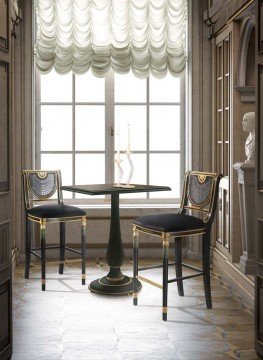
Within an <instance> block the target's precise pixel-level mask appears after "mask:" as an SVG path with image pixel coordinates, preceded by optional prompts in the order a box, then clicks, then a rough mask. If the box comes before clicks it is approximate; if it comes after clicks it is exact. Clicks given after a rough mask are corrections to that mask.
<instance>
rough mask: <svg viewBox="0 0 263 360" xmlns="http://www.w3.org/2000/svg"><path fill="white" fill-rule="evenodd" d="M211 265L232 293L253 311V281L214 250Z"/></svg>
mask: <svg viewBox="0 0 263 360" xmlns="http://www.w3.org/2000/svg"><path fill="white" fill-rule="evenodd" d="M212 264H213V266H214V267H215V270H216V271H217V272H219V275H220V276H222V280H223V281H224V282H226V283H227V284H228V285H229V286H230V289H231V290H232V291H233V293H235V294H236V295H238V296H240V297H241V299H242V301H243V302H244V303H245V304H246V305H247V306H248V307H250V308H252V309H254V302H255V283H254V282H253V280H252V279H250V278H249V277H248V276H246V275H244V274H243V273H242V272H241V271H240V269H239V268H238V267H236V266H235V265H233V264H232V263H231V262H230V261H229V260H228V259H227V257H226V256H225V255H224V254H222V253H221V252H220V251H219V250H218V249H216V248H213V249H212Z"/></svg>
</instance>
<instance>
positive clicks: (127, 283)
mask: <svg viewBox="0 0 263 360" xmlns="http://www.w3.org/2000/svg"><path fill="white" fill-rule="evenodd" d="M131 282H132V278H129V281H128V282H126V283H124V284H117V285H115V284H114V285H113V284H105V283H103V282H101V279H99V284H101V285H103V286H125V285H129V284H130V283H131Z"/></svg>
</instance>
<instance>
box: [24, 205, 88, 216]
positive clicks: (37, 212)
mask: <svg viewBox="0 0 263 360" xmlns="http://www.w3.org/2000/svg"><path fill="white" fill-rule="evenodd" d="M28 214H29V215H32V216H35V217H37V218H40V219H52V218H62V217H75V216H85V215H86V212H85V211H84V210H81V209H79V208H78V207H76V206H70V205H59V204H51V205H40V206H36V207H34V208H32V209H30V210H28Z"/></svg>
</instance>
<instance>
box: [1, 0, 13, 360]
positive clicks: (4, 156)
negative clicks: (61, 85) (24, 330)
mask: <svg viewBox="0 0 263 360" xmlns="http://www.w3.org/2000/svg"><path fill="white" fill-rule="evenodd" d="M10 74H11V50H10V2H9V1H8V0H0V359H1V360H5V359H9V358H10V357H11V355H12V283H11V282H12V266H11V239H10V229H11V227H10V222H11V209H10V206H11V194H10V169H11V154H10V121H11V89H10V84H11V82H10Z"/></svg>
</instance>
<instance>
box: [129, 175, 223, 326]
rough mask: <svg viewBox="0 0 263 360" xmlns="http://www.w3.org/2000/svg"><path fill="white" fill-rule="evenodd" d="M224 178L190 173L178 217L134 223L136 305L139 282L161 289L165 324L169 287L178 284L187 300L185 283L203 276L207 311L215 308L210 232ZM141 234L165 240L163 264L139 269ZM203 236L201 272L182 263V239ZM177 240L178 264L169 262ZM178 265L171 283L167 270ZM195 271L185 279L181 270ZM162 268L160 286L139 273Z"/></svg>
mask: <svg viewBox="0 0 263 360" xmlns="http://www.w3.org/2000/svg"><path fill="white" fill-rule="evenodd" d="M221 177H222V175H221V174H214V173H204V172H197V171H188V172H187V173H186V175H185V180H184V187H183V195H182V199H181V205H180V209H179V211H178V213H177V214H157V215H148V216H141V217H139V218H137V219H135V221H134V223H133V291H134V292H133V304H134V305H137V301H138V285H137V284H138V282H137V279H138V280H141V281H145V282H147V283H149V284H151V285H154V286H157V287H158V288H161V289H162V291H163V309H162V317H163V320H164V321H166V320H167V310H168V308H167V293H168V284H169V283H172V282H175V281H176V282H177V288H178V293H179V295H180V296H184V289H183V280H186V279H191V278H193V277H196V276H203V281H204V289H205V298H206V305H207V308H208V309H210V308H211V307H212V299H211V287H210V231H211V226H212V223H213V220H214V217H215V213H216V203H217V198H218V188H219V182H220V179H221ZM187 210H193V211H199V212H201V213H202V214H204V216H203V217H204V219H203V220H202V219H201V218H199V217H195V216H192V215H187V214H186V211H187ZM139 232H142V233H147V234H152V235H155V236H158V237H160V238H161V239H162V243H163V264H162V265H156V266H148V267H144V268H138V248H139ZM193 235H202V265H203V266H202V269H198V268H196V267H193V266H190V265H187V264H184V263H182V237H184V236H193ZM171 238H174V245H175V261H174V262H171V263H169V262H168V252H169V244H170V239H171ZM170 265H175V272H176V278H174V279H168V266H170ZM183 266H184V267H186V268H189V269H191V270H195V271H196V272H197V274H193V275H188V276H182V267H183ZM156 268H163V282H162V284H158V283H156V282H154V281H152V280H149V279H147V278H145V277H142V276H139V275H138V271H142V270H149V269H156Z"/></svg>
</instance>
